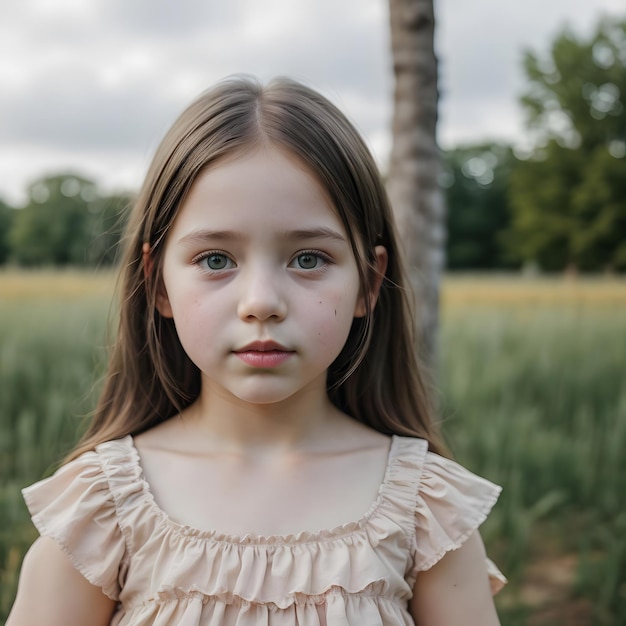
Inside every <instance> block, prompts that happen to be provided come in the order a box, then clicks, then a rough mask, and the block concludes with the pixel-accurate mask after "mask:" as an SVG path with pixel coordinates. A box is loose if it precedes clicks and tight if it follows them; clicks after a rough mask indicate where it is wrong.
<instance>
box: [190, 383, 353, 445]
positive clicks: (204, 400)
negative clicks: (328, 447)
mask: <svg viewBox="0 0 626 626" xmlns="http://www.w3.org/2000/svg"><path fill="white" fill-rule="evenodd" d="M345 419H346V417H345V416H344V415H343V414H342V413H341V412H340V411H339V410H338V409H337V408H336V407H335V406H334V405H333V404H332V403H331V402H330V400H329V398H328V396H327V394H326V392H325V390H324V391H323V392H322V393H320V391H319V390H309V391H308V392H305V391H301V392H300V393H298V394H296V395H295V396H292V397H290V398H287V399H285V400H283V401H282V402H280V403H271V404H253V403H250V402H245V401H242V400H240V399H239V398H236V397H233V396H232V395H229V394H228V393H227V392H224V391H223V390H217V389H211V390H208V389H206V388H205V389H204V390H203V392H202V393H201V395H200V397H199V398H198V400H197V401H196V402H195V403H194V404H193V405H191V406H190V407H189V408H188V409H187V410H186V411H185V412H184V413H183V414H182V421H183V423H184V424H186V425H187V426H189V427H190V428H191V429H193V431H194V432H196V433H197V435H198V437H200V438H201V439H205V436H206V440H210V442H211V446H212V447H213V445H215V446H217V447H219V448H220V449H222V450H231V451H233V452H235V451H245V452H246V453H248V454H254V453H255V452H256V453H258V454H263V453H264V452H269V453H274V452H276V451H279V450H281V449H282V450H294V449H300V450H310V449H319V448H320V447H321V445H322V444H323V442H324V441H328V440H329V434H330V435H331V437H330V440H332V434H333V431H336V430H337V429H338V428H340V425H341V424H342V423H343V422H344V421H345Z"/></svg>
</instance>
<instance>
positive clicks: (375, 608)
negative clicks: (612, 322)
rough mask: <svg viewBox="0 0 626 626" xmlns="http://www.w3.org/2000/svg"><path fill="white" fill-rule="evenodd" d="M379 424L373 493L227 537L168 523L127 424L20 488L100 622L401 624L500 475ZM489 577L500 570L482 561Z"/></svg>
mask: <svg viewBox="0 0 626 626" xmlns="http://www.w3.org/2000/svg"><path fill="white" fill-rule="evenodd" d="M427 448H428V446H427V443H426V441H424V440H421V439H412V438H405V437H393V439H392V442H391V448H390V452H389V460H388V464H387V469H386V473H385V477H384V480H383V482H382V484H381V486H380V489H379V493H378V497H377V499H376V501H375V502H374V503H373V504H372V505H371V507H370V509H369V510H368V511H367V512H366V513H365V514H364V515H363V516H362V517H361V519H359V520H357V521H354V522H350V523H347V524H344V525H343V526H339V527H337V528H333V529H332V530H323V531H320V532H301V533H298V534H296V535H288V536H271V537H262V536H253V535H245V536H243V537H235V536H231V535H225V534H220V533H217V532H211V531H203V530H197V529H195V528H190V527H188V526H183V525H181V524H177V523H176V522H174V521H173V520H172V519H170V518H169V517H168V516H167V515H166V514H165V513H164V512H163V511H162V510H161V509H160V508H159V507H158V506H157V504H156V503H155V501H154V498H153V496H152V494H151V492H150V487H149V485H148V484H147V483H146V481H145V479H144V477H143V474H142V469H141V465H140V463H139V455H138V454H137V450H136V449H135V447H134V444H133V440H132V438H131V437H125V438H123V439H119V440H116V441H110V442H107V443H103V444H101V445H99V446H98V447H97V448H96V450H95V451H93V452H87V453H85V454H83V455H82V456H80V457H79V458H77V459H76V460H74V461H72V462H70V463H68V464H67V465H65V466H63V467H62V468H61V469H60V470H59V471H58V472H57V473H56V474H55V475H54V476H52V477H50V478H47V479H45V480H43V481H41V482H39V483H36V484H35V485H32V486H30V487H28V488H26V489H25V490H24V498H25V500H26V503H27V505H28V507H29V510H30V512H31V514H32V516H33V522H34V523H35V525H36V527H37V529H38V530H39V532H40V533H41V534H42V535H46V536H50V537H52V538H54V539H55V540H56V541H57V542H59V544H60V545H61V546H62V547H63V549H64V550H65V552H66V553H67V554H68V555H69V557H70V558H71V560H72V562H73V564H74V565H75V567H76V568H77V569H78V570H79V571H80V572H81V573H82V574H83V575H84V576H85V577H86V578H87V580H89V581H90V582H91V583H92V584H94V585H97V586H98V587H101V588H102V589H103V591H104V593H105V594H106V595H107V596H109V597H110V598H112V599H113V600H116V601H117V602H118V607H117V610H116V613H115V615H114V617H113V620H112V622H111V623H112V624H115V625H120V626H121V625H132V626H144V625H146V626H147V625H148V624H150V625H155V626H165V625H172V624H177V625H183V626H263V625H272V626H291V625H294V624H301V625H305V626H321V625H327V626H346V625H349V624H352V625H358V626H365V625H367V626H375V625H406V626H409V625H411V624H413V621H412V619H411V616H410V614H409V613H408V610H407V603H408V601H409V599H410V598H411V590H412V587H413V584H414V582H415V578H416V576H417V574H418V572H420V571H423V570H427V569H429V568H430V567H432V565H434V564H435V563H436V562H437V561H438V560H439V559H441V558H442V557H443V555H444V554H445V553H446V552H447V551H449V550H454V549H455V548H458V547H459V546H460V545H461V544H462V543H463V542H464V541H465V539H466V538H467V537H468V536H469V535H470V534H471V533H472V532H473V531H474V530H475V529H476V528H477V527H478V526H479V525H480V524H481V523H482V522H483V521H484V519H485V518H486V517H487V515H488V513H489V511H490V509H491V507H492V506H493V504H494V503H495V501H496V499H497V497H498V494H499V492H500V488H499V487H498V486H496V485H494V484H492V483H490V482H488V481H487V480H484V479H483V478H480V477H478V476H475V475H474V474H471V473H470V472H468V471H467V470H465V469H464V468H463V467H461V466H460V465H458V464H456V463H454V462H452V461H450V460H447V459H444V458H442V457H440V456H437V455H435V454H432V453H430V452H428V451H427ZM488 569H489V575H490V580H491V584H492V590H493V591H494V592H495V591H497V590H498V589H499V588H500V587H501V586H502V585H503V584H504V582H506V581H505V579H504V577H503V576H502V574H500V572H498V570H497V569H496V568H495V566H493V564H492V563H491V562H488Z"/></svg>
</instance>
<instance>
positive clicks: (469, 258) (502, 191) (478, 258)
mask: <svg viewBox="0 0 626 626" xmlns="http://www.w3.org/2000/svg"><path fill="white" fill-rule="evenodd" d="M444 162H445V173H444V177H443V186H444V188H445V189H446V205H447V208H448V226H447V230H448V238H447V245H446V258H447V266H448V269H452V270H456V269H468V268H470V269H489V270H490V269H496V268H504V267H508V266H510V265H511V262H510V261H509V259H508V257H507V252H506V249H505V247H504V245H503V241H501V236H500V235H501V232H502V231H503V230H505V229H506V228H508V227H509V225H510V219H511V218H510V209H509V199H508V187H509V180H510V177H511V172H512V170H513V168H514V166H515V163H516V159H515V157H514V155H513V151H512V150H511V148H510V147H509V146H505V145H500V144H489V143H487V144H479V145H472V146H465V147H461V148H456V149H454V150H450V151H448V152H446V153H445V154H444Z"/></svg>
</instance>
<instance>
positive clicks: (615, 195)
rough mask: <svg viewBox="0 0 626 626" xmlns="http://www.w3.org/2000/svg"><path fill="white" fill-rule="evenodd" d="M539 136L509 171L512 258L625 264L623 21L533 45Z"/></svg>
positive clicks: (532, 116)
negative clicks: (542, 50)
mask: <svg viewBox="0 0 626 626" xmlns="http://www.w3.org/2000/svg"><path fill="white" fill-rule="evenodd" d="M524 68H525V71H526V75H527V77H528V80H529V85H528V89H527V91H526V93H525V94H524V96H523V98H522V104H523V105H524V107H525V109H526V111H527V113H528V127H529V131H530V132H531V137H532V139H533V149H532V154H531V155H530V158H528V159H526V160H525V161H522V162H521V163H520V164H519V166H518V167H516V168H515V171H514V172H513V174H512V179H511V194H510V197H511V205H512V209H513V223H512V227H511V229H510V230H509V231H508V233H507V235H506V241H507V243H508V245H509V247H510V248H511V250H512V252H513V254H514V256H516V257H517V258H518V259H519V260H522V261H534V262H537V263H539V265H540V266H541V267H543V268H545V269H561V268H563V267H567V266H570V267H576V268H579V269H582V270H599V269H626V258H625V257H626V252H625V251H624V243H623V242H624V238H625V237H626V187H625V184H624V179H625V177H626V109H625V107H624V102H625V100H626V21H617V20H610V19H608V18H605V19H604V20H602V21H601V22H600V23H599V25H598V27H597V29H596V31H595V33H594V34H593V35H592V36H591V37H589V38H588V39H583V38H580V37H578V36H576V35H575V34H574V33H572V32H571V31H569V30H565V31H564V32H562V33H561V34H560V35H559V36H558V37H557V38H556V39H555V41H554V42H553V44H552V47H551V49H550V52H549V53H548V54H547V55H546V56H544V57H540V56H538V55H537V54H535V53H533V52H528V53H526V56H525V60H524Z"/></svg>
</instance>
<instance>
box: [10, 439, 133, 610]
mask: <svg viewBox="0 0 626 626" xmlns="http://www.w3.org/2000/svg"><path fill="white" fill-rule="evenodd" d="M141 490H142V486H141V480H140V470H139V465H138V457H137V453H136V450H135V449H134V446H133V442H132V438H131V437H130V436H128V437H124V438H123V439H119V440H115V441H108V442H105V443H102V444H100V445H98V446H97V447H96V448H95V450H91V451H88V452H85V453H83V454H81V455H80V456H79V457H77V458H76V459H74V460H72V461H70V462H69V463H66V464H65V465H63V466H62V467H61V468H60V469H59V470H58V471H57V472H56V473H55V474H54V475H52V476H50V477H48V478H45V479H44V480H41V481H39V482H37V483H35V484H34V485H31V486H30V487H26V488H25V489H23V490H22V493H23V496H24V500H25V502H26V505H27V507H28V509H29V512H30V514H31V516H32V520H33V523H34V525H35V527H36V528H37V530H38V531H39V533H40V534H41V535H43V536H48V537H51V538H53V539H55V540H56V541H57V543H59V544H60V545H61V547H62V548H63V550H64V552H66V553H67V554H68V555H69V556H70V558H71V560H72V562H73V563H74V565H75V567H76V568H77V569H78V570H79V571H80V572H81V573H82V574H83V575H84V576H85V577H86V578H87V580H89V581H90V582H91V583H92V584H95V585H97V586H99V587H101V588H102V589H103V591H104V593H105V594H106V595H107V596H109V597H110V598H112V599H114V600H117V595H118V592H119V585H118V579H117V578H118V573H119V569H120V564H121V563H123V562H124V561H125V560H126V559H127V558H128V554H129V550H128V547H129V546H128V541H127V537H128V532H127V524H126V523H125V522H124V510H125V509H126V510H130V508H132V506H133V504H132V500H133V498H137V497H140V493H141Z"/></svg>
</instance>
